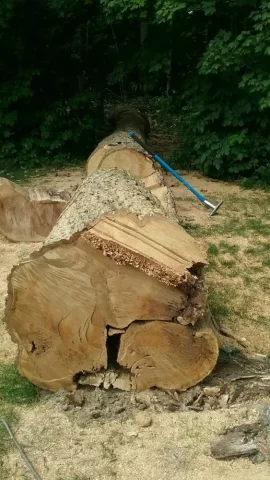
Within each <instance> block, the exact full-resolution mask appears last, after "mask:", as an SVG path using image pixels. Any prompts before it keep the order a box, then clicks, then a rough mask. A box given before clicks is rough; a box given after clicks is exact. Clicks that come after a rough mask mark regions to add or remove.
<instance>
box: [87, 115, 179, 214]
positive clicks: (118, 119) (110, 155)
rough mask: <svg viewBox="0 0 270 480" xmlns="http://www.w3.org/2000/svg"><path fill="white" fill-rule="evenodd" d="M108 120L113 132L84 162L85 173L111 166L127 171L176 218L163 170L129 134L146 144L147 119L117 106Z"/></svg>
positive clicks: (148, 129)
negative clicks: (110, 122)
mask: <svg viewBox="0 0 270 480" xmlns="http://www.w3.org/2000/svg"><path fill="white" fill-rule="evenodd" d="M111 121H112V127H113V128H114V132H113V133H112V134H111V135H110V136H109V137H106V138H105V139H104V140H102V142H100V143H99V145H98V146H97V148H96V149H95V150H94V152H93V153H92V154H91V155H90V157H89V159H88V161H87V168H86V170H87V174H88V175H89V174H91V173H94V172H95V171H97V170H99V169H108V168H113V167H116V168H118V169H120V170H127V171H128V172H130V173H131V174H132V175H134V176H135V177H136V178H139V179H140V180H141V181H142V182H143V183H144V185H145V186H146V187H147V188H148V189H149V190H151V192H152V193H153V195H155V196H156V197H157V198H158V199H159V201H160V202H161V204H162V205H163V206H164V208H165V209H166V210H167V211H168V212H169V213H170V214H171V215H176V211H175V206H174V201H173V198H172V195H171V192H170V190H169V189H168V188H167V187H166V186H165V182H164V173H163V171H162V170H161V168H160V166H159V165H158V164H157V163H156V162H154V161H153V160H152V159H151V158H149V156H147V153H146V152H145V151H144V150H143V149H142V148H141V147H140V145H138V144H137V143H136V142H135V141H134V140H133V139H132V138H131V137H130V136H129V135H128V132H129V131H131V130H132V131H133V132H134V133H136V134H137V136H138V137H139V138H141V139H142V140H144V141H145V140H146V138H147V135H148V134H149V132H150V125H149V122H148V119H147V118H146V117H145V115H144V114H142V113H141V112H140V111H138V110H136V109H134V108H131V107H119V108H118V109H117V110H116V111H115V113H114V114H113V116H112V118H111Z"/></svg>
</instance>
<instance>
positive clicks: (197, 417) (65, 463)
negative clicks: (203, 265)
mask: <svg viewBox="0 0 270 480" xmlns="http://www.w3.org/2000/svg"><path fill="white" fill-rule="evenodd" d="M83 178H84V169H70V170H67V171H64V172H59V173H58V174H57V175H53V174H50V175H47V176H46V177H43V178H36V179H34V180H32V184H33V185H35V184H38V185H48V186H54V187H56V188H61V189H67V190H69V191H71V190H76V188H77V186H78V185H79V184H80V183H81V181H82V179H83ZM185 178H187V180H188V181H190V182H191V183H192V184H193V185H194V186H195V188H198V189H199V190H200V191H202V192H203V193H204V194H205V195H206V196H207V197H209V198H211V199H215V200H220V199H225V200H226V199H228V201H230V202H231V201H232V198H233V199H234V201H235V202H236V203H237V201H238V200H239V199H240V200H241V199H247V198H250V199H251V200H252V198H258V195H260V196H261V197H262V198H264V196H265V195H266V194H264V193H263V192H260V193H259V194H258V193H255V192H254V193H250V192H245V191H241V190H240V188H239V187H238V186H237V185H231V184H226V183H223V182H215V181H212V180H210V179H205V178H203V177H202V176H200V175H198V174H188V175H185ZM168 184H169V185H173V186H172V191H173V193H174V195H175V197H176V199H177V206H178V213H179V217H180V221H182V222H183V223H185V222H186V223H191V224H192V223H194V224H199V225H203V226H205V227H209V226H210V225H211V224H212V225H216V224H219V222H222V219H223V221H224V215H226V212H228V210H226V207H225V208H224V209H223V210H222V214H221V215H220V216H216V217H213V218H212V219H210V218H209V212H208V211H207V210H206V209H205V210H204V209H203V207H202V206H201V205H200V204H199V203H197V202H196V201H194V199H193V197H192V195H191V194H190V193H189V192H188V191H186V190H185V188H184V187H182V186H178V185H177V186H176V183H175V182H174V181H173V180H172V179H171V177H170V178H169V177H168ZM230 205H231V203H230ZM211 222H212V223H211ZM222 239H223V237H222ZM225 239H226V240H227V241H228V242H230V241H232V242H233V244H235V242H237V245H239V247H240V253H241V251H242V250H244V249H245V248H246V247H247V246H249V245H250V242H251V241H252V239H247V238H243V237H241V236H239V237H234V238H233V239H231V237H230V236H229V234H228V237H226V238H225ZM217 240H220V237H219V236H218V235H217V234H213V235H211V236H210V238H209V239H207V241H209V242H213V243H215V242H216V241H217ZM39 246H40V245H39V244H22V243H20V244H15V243H10V242H8V241H7V240H5V239H3V238H0V257H1V271H0V314H1V312H3V309H4V297H5V294H6V276H7V275H8V273H9V272H10V270H11V268H12V266H13V265H15V264H17V263H18V262H20V261H21V260H22V259H23V258H25V257H27V256H28V254H29V253H30V252H31V251H32V250H34V249H37V248H39ZM243 258H244V256H243ZM245 261H246V260H245ZM209 275H217V274H216V273H215V274H211V272H210V273H209ZM213 278H214V279H215V280H216V281H217V282H221V281H223V279H222V278H221V277H220V278H218V277H217V276H216V277H213ZM228 282H231V283H230V284H231V285H234V284H236V285H237V289H238V290H237V296H235V297H236V299H235V302H236V303H237V301H240V300H239V297H241V296H243V292H244V287H243V285H242V286H241V288H240V284H239V283H238V281H237V280H236V279H234V278H229V279H228ZM257 294H258V295H259V298H258V297H256V299H254V302H253V303H252V302H251V303H250V305H249V306H250V308H251V310H252V312H253V313H254V315H256V312H257V314H258V308H259V305H260V312H265V314H268V315H269V303H267V302H268V300H267V299H266V297H265V295H264V297H263V293H262V292H260V291H257ZM267 309H268V310H267ZM267 312H268V313H267ZM244 320H245V315H243V318H239V317H237V318H236V320H235V323H233V324H230V328H231V329H232V330H234V331H235V333H237V335H238V336H245V338H246V339H247V340H248V342H249V350H250V352H256V351H257V352H260V353H264V354H267V353H269V351H270V337H269V335H267V334H266V333H267V331H266V328H267V327H266V326H265V325H259V324H257V323H256V325H255V326H254V324H253V323H252V322H250V321H249V322H247V321H246V322H245V321H244ZM268 328H269V327H268ZM0 335H1V349H0V362H2V363H3V362H5V363H10V362H14V359H15V355H16V347H15V345H14V344H13V343H12V342H11V340H10V337H9V335H8V334H7V332H6V331H5V329H4V327H3V325H2V324H0ZM268 372H269V360H268V359H267V357H266V356H262V357H260V356H257V357H256V361H249V360H247V359H244V358H243V357H242V356H241V355H240V354H239V352H238V351H237V350H234V348H232V349H230V348H229V347H228V349H227V350H226V351H224V352H223V356H221V359H220V362H219V364H218V366H217V368H216V369H215V371H214V372H213V374H212V375H211V376H210V377H209V378H208V379H206V380H205V381H204V382H203V383H202V384H201V385H200V386H197V387H194V388H193V389H190V390H188V391H187V392H184V393H182V394H180V393H176V392H163V391H157V390H151V391H146V392H137V393H131V392H120V391H117V390H107V391H105V390H101V389H90V388H85V387H83V386H82V388H81V390H80V391H79V393H76V394H75V395H69V396H67V395H66V394H65V393H64V392H58V393H56V394H51V393H48V392H41V399H40V401H39V403H37V404H36V406H35V407H32V406H31V407H27V408H26V407H16V409H17V410H18V413H19V417H20V421H19V423H18V424H17V426H16V428H15V431H14V433H15V434H16V438H17V439H18V441H19V442H20V443H21V445H22V446H23V448H24V450H25V452H26V454H27V456H28V457H29V459H30V460H31V462H32V463H33V465H34V467H35V469H36V470H37V471H38V473H39V475H40V477H41V479H42V480H63V479H65V480H72V479H73V480H75V479H77V480H86V479H88V480H103V479H106V480H110V479H112V480H115V479H117V480H127V479H129V478H132V479H133V478H134V479H135V480H165V479H166V480H175V479H181V480H195V479H196V480H242V478H243V477H244V478H245V480H269V478H270V467H269V464H266V463H262V464H260V465H255V464H253V463H252V462H251V461H250V460H249V459H237V460H233V461H226V462H224V461H218V460H215V459H214V458H212V457H211V455H210V444H211V441H212V440H213V439H214V437H215V436H216V434H217V433H218V432H219V431H220V430H221V429H223V428H225V427H226V428H228V427H232V426H234V425H237V424H239V423H252V422H253V421H255V420H257V417H258V415H259V412H260V411H261V409H262V407H263V406H264V405H267V404H268V405H269V402H270V386H269V384H270V380H269V374H268ZM250 375H253V376H252V378H243V377H246V376H250ZM138 414H140V415H139V416H138ZM142 414H143V416H144V418H142ZM139 418H140V420H139ZM144 425H145V426H144ZM3 467H5V468H7V469H8V470H9V474H8V477H1V472H0V478H1V480H22V479H26V478H27V479H31V478H32V477H31V476H30V475H29V474H28V473H26V470H25V468H24V466H23V464H22V461H21V458H20V456H19V454H18V453H17V451H16V450H15V449H11V450H9V452H8V453H7V455H6V456H5V458H4V459H3ZM0 469H1V465H0Z"/></svg>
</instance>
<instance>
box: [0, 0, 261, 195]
mask: <svg viewBox="0 0 270 480" xmlns="http://www.w3.org/2000/svg"><path fill="white" fill-rule="evenodd" d="M269 27H270V2H268V1H266V0H260V1H255V0H228V1H226V2H224V1H221V0H198V1H196V2H195V0H184V1H179V0H157V1H156V2H151V1H150V0H138V1H137V2H129V1H128V0H102V1H101V2H95V1H94V0H66V1H64V0H29V1H28V2H26V0H8V1H7V2H2V5H1V6H0V69H1V79H0V96H1V102H0V172H1V173H2V174H3V173H4V174H5V173H6V172H7V171H9V170H11V169H12V170H14V169H18V168H25V167H26V166H27V167H32V168H36V167H38V166H40V165H49V164H51V165H55V166H56V165H63V164H66V163H76V162H79V161H81V160H83V159H85V158H86V157H87V155H88V154H89V152H90V151H91V150H92V149H93V147H94V145H95V144H96V143H97V141H98V140H99V139H100V138H101V137H102V136H103V133H104V132H103V131H102V126H103V124H104V98H105V97H106V95H107V93H108V91H110V93H112V94H113V95H115V96H118V98H119V96H120V98H121V99H122V100H123V101H129V99H132V98H133V97H134V96H138V95H146V94H147V95H148V98H149V96H150V97H152V100H153V106H156V113H155V116H154V122H158V124H159V125H162V126H163V128H166V129H167V130H168V131H170V132H174V133H175V132H177V133H178V135H179V137H180V140H181V144H182V147H181V151H180V155H179V154H178V155H176V156H175V158H174V162H175V164H176V165H178V166H179V165H181V166H182V167H185V168H190V167H192V168H197V169H200V170H201V171H203V172H204V173H206V174H208V175H211V176H215V177H217V178H225V179H231V178H240V179H242V184H243V186H246V187H250V186H259V187H261V186H264V185H265V184H268V185H270V165H269V160H268V159H269V154H270V137H269V134H268V132H269V127H270V116H269V108H270V62H269V57H270V47H269V45H270V41H269V40H270V28H269ZM14 32H16V35H14ZM112 108H113V107H112ZM250 178H252V180H250Z"/></svg>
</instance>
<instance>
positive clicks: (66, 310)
mask: <svg viewBox="0 0 270 480" xmlns="http://www.w3.org/2000/svg"><path fill="white" fill-rule="evenodd" d="M205 264H206V256H205V252H202V251H201V248H200V247H199V245H198V244H197V242H196V241H195V240H194V239H193V238H191V237H190V236H189V235H188V234H187V233H186V232H185V231H184V230H183V228H182V227H180V226H179V224H178V223H177V221H176V219H172V218H171V216H170V214H169V213H168V211H167V210H166V209H165V208H164V207H163V206H162V205H161V204H160V202H159V201H158V200H157V199H156V197H155V196H154V195H152V194H151V192H150V191H149V190H148V189H147V188H146V187H145V186H144V185H143V183H142V182H140V181H139V180H137V179H136V178H135V177H134V176H132V175H131V174H129V173H128V172H126V171H122V170H118V169H117V168H114V169H110V170H99V171H96V172H95V173H93V174H92V175H89V176H88V177H86V179H85V180H84V181H83V183H82V185H81V187H79V189H78V190H77V192H76V193H75V195H74V197H73V198H72V200H71V201H70V202H69V204H68V206H67V208H66V209H65V211H64V212H63V214H62V215H61V217H60V218H59V220H58V222H57V224H56V225H55V227H54V228H53V230H52V232H51V234H50V235H49V237H48V239H47V240H46V242H45V244H44V246H43V247H42V248H41V249H40V250H39V251H38V252H35V253H33V254H32V256H31V257H30V260H29V261H27V262H24V263H22V264H21V265H19V266H16V267H14V268H13V271H12V272H11V274H10V276H9V279H8V299H7V304H6V312H5V322H6V324H7V326H8V330H9V332H10V334H11V336H12V339H13V341H15V342H16V343H17V344H18V366H19V370H20V372H21V374H22V375H24V376H26V377H28V379H30V380H31V381H32V382H33V383H35V384H37V385H39V386H40V387H43V388H47V389H50V390H56V389H61V388H66V389H73V388H75V387H76V384H77V383H78V382H79V383H82V379H81V377H82V376H83V374H85V372H88V373H89V374H90V376H91V375H92V377H95V381H96V383H98V382H99V384H100V383H103V384H104V382H105V384H106V385H109V384H112V385H113V386H114V387H118V388H149V387H152V386H157V387H163V388H165V387H166V388H172V389H185V388H187V387H188V386H191V385H194V384H196V383H198V382H199V381H200V380H202V379H203V378H204V377H205V376H206V375H208V374H209V373H210V371H211V370H212V369H213V367H214V365H215V363H216V360H217V355H218V345H217V340H216V337H215V335H214V333H213V331H212V330H211V328H210V327H209V326H208V325H207V314H206V299H205V292H204V289H203V281H202V277H201V271H202V268H203V266H204V265H205ZM177 319H178V321H179V319H180V321H183V322H184V323H185V324H186V325H185V326H183V325H181V324H180V323H178V321H177ZM119 336H120V345H119V348H116V349H117V352H116V356H115V358H114V362H113V363H114V365H113V367H114V368H115V366H116V367H117V366H118V367H119V366H121V367H124V371H123V369H122V372H123V373H121V374H120V371H119V370H117V368H116V372H112V371H110V370H111V367H112V365H111V360H110V359H111V353H112V352H110V348H111V346H110V342H108V338H109V337H110V338H112V339H115V340H116V339H117V338H118V339H119ZM116 345H117V342H116V343H115V345H114V347H115V346H116ZM108 350H109V351H108ZM98 372H100V373H98ZM105 372H107V373H106V378H105ZM98 375H99V380H98V379H97V378H96V377H97V376H98ZM89 383H91V380H89Z"/></svg>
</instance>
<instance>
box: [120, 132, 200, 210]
mask: <svg viewBox="0 0 270 480" xmlns="http://www.w3.org/2000/svg"><path fill="white" fill-rule="evenodd" d="M128 134H129V135H130V136H131V137H132V138H133V140H135V142H137V143H138V144H139V145H141V147H142V148H143V149H144V150H145V151H146V152H148V153H149V154H150V155H151V157H153V158H154V159H155V160H156V161H157V162H158V163H159V164H160V165H162V167H164V168H165V169H166V170H167V171H168V172H170V173H171V174H172V175H173V176H174V177H175V178H177V180H179V182H181V183H182V184H183V185H185V187H187V188H188V189H189V190H190V191H191V192H192V193H193V194H194V195H196V197H197V198H198V200H200V202H203V203H204V202H205V201H207V200H206V198H205V197H204V196H203V195H202V194H201V193H199V192H197V190H195V188H193V187H192V186H191V185H190V184H189V183H188V182H187V181H186V180H185V179H184V178H183V177H181V175H179V174H178V173H177V172H176V171H175V170H174V169H173V168H172V167H170V165H168V164H167V163H166V162H165V161H164V160H163V159H162V158H160V157H159V156H158V155H157V154H156V153H154V152H152V151H151V149H150V148H149V147H148V146H147V145H146V144H145V143H144V142H143V141H142V140H141V139H140V138H139V137H137V135H136V134H135V133H133V132H128Z"/></svg>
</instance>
